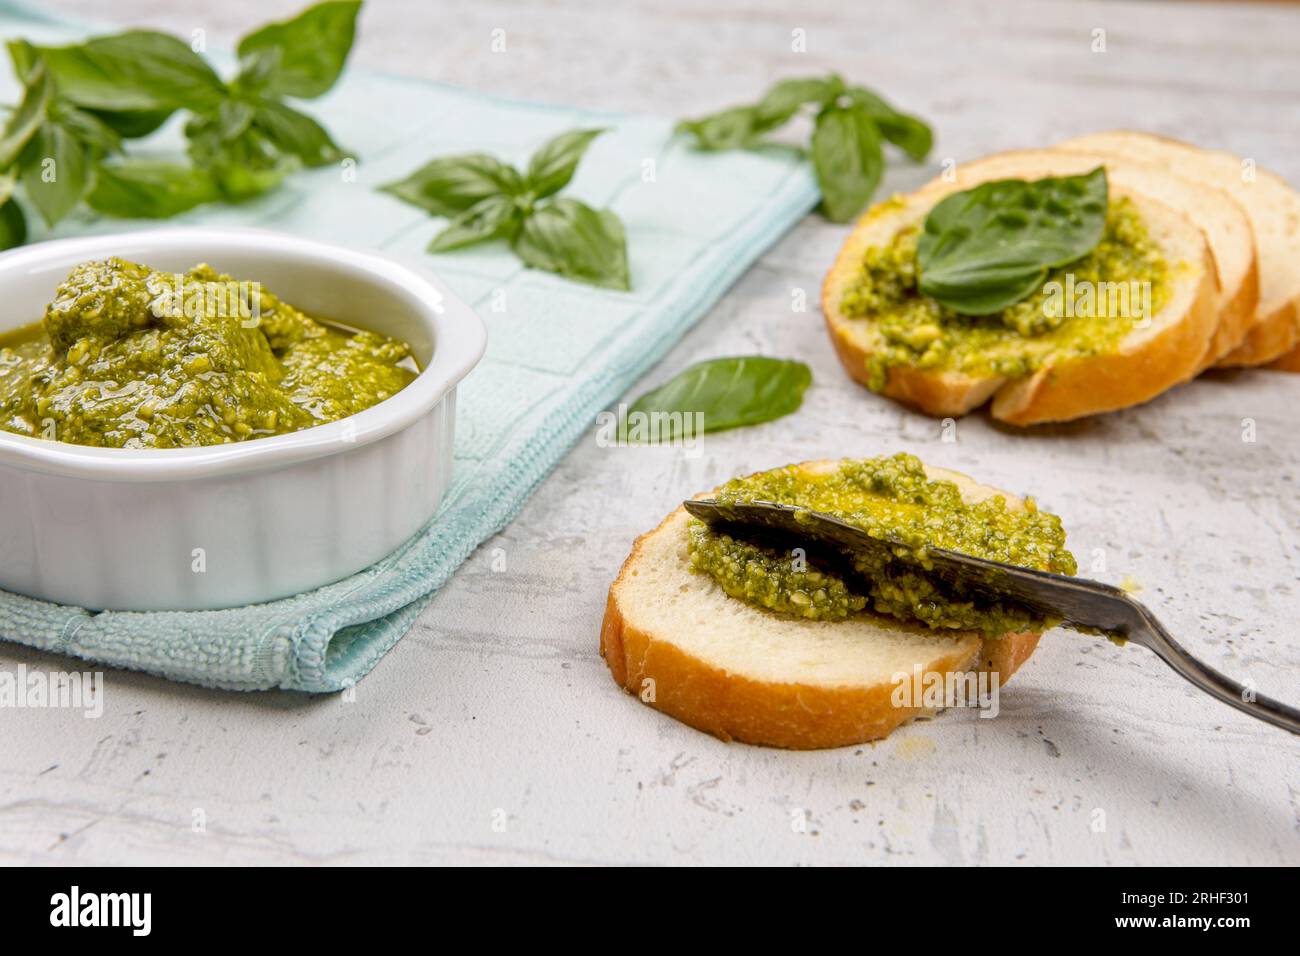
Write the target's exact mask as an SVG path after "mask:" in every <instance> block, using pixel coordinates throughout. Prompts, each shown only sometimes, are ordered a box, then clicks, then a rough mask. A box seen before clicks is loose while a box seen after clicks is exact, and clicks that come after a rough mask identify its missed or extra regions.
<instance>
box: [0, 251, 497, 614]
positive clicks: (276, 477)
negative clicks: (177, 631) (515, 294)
mask: <svg viewBox="0 0 1300 956" xmlns="http://www.w3.org/2000/svg"><path fill="white" fill-rule="evenodd" d="M106 256H121V257H123V258H127V259H132V260H135V261H137V262H143V263H145V264H147V265H150V266H152V267H154V268H157V269H162V270H165V271H183V270H185V269H187V268H189V267H191V266H193V265H195V264H196V263H199V262H207V263H210V264H211V265H212V266H214V267H215V268H216V269H218V270H219V271H222V272H226V273H228V274H230V275H232V276H234V277H235V278H237V279H246V280H250V281H258V282H261V283H262V285H263V286H265V287H266V288H267V289H268V290H271V291H272V292H274V293H275V294H276V295H278V296H280V297H282V298H283V299H284V300H285V301H286V302H290V303H292V304H294V305H296V306H298V307H300V308H302V309H303V310H305V311H306V312H308V313H312V314H316V315H321V316H325V317H327V318H330V319H334V320H337V321H340V322H343V323H346V324H354V325H358V326H361V327H364V328H368V329H372V330H374V331H377V332H383V333H385V334H387V335H392V336H395V337H397V338H400V339H403V340H404V341H406V342H409V343H410V344H411V346H412V347H413V349H414V352H415V355H416V358H417V359H418V361H419V363H420V367H421V369H422V371H421V372H420V374H419V376H418V377H417V378H416V379H415V381H413V382H412V383H411V384H410V385H408V386H407V387H406V388H405V389H403V390H402V391H401V392H399V393H398V394H396V395H394V396H393V397H392V398H389V399H387V400H386V401H383V402H381V403H379V404H378V405H376V406H374V407H373V408H368V409H366V410H365V411H363V412H361V413H360V414H358V415H354V416H352V417H350V418H346V419H343V420H342V421H338V422H331V423H330V424H327V425H320V426H317V427H315V428H309V429H305V430H303V431H300V432H295V433H292V434H288V435H277V436H275V437H272V438H259V439H255V440H252V441H247V442H241V443H237V444H232V445H214V446H210V447H205V448H178V449H157V450H133V449H119V448H89V447H83V446H80V445H71V444H64V443H62V442H54V441H44V440H41V439H35V438H27V437H24V436H21V435H15V434H11V433H9V432H5V431H0V588H3V589H5V590H9V591H15V592H18V593H20V594H26V595H30V596H32V597H36V598H43V599H45V600H50V601H58V602H61V603H65V604H77V605H80V606H82V607H88V608H93V609H112V610H200V609H212V608H222V607H232V606H236V605H241V604H250V603H255V602H261V601H269V600H272V599H275V598H281V597H286V596H288V595H291V594H296V593H298V592H300V591H304V590H307V589H309V588H313V587H317V586H319V585H322V584H326V583H329V582H331V581H337V580H339V579H340V578H343V577H346V576H347V575H349V574H352V573H354V572H356V571H359V570H361V569H362V568H364V567H366V566H368V565H370V564H372V563H374V562H375V561H377V560H378V559H380V558H382V557H383V556H384V555H386V554H388V553H390V552H391V551H393V550H394V549H395V548H396V547H397V546H398V545H400V544H401V543H402V542H403V541H404V540H406V539H407V538H409V537H410V536H411V535H412V534H414V533H415V532H416V531H418V530H419V529H420V528H421V527H422V526H423V525H424V524H425V523H426V522H427V521H428V520H429V519H430V518H431V517H432V516H433V514H434V511H435V510H436V509H437V507H438V503H439V501H440V499H441V497H442V495H443V493H444V491H445V490H446V488H447V484H448V482H449V480H450V477H451V460H452V440H453V433H454V430H455V410H456V384H457V383H458V382H459V381H460V380H461V379H462V378H464V377H465V375H466V374H467V373H468V372H469V371H470V369H471V368H473V367H474V365H475V364H476V363H477V362H478V360H479V358H480V357H481V356H482V354H483V349H484V346H485V343H486V333H485V331H484V328H483V323H482V321H481V320H480V319H479V317H478V316H477V315H475V313H474V311H473V310H472V309H470V308H469V307H468V306H466V305H464V304H463V303H462V302H460V301H459V300H458V299H457V298H456V297H455V296H454V295H453V294H452V293H451V292H450V291H449V290H448V289H447V288H446V287H445V286H444V285H443V284H442V283H440V282H438V281H437V280H436V279H433V278H426V277H425V276H423V275H420V274H417V273H416V272H414V271H412V270H410V269H407V268H406V267H404V266H401V265H398V264H397V263H395V262H392V261H390V260H388V259H384V258H381V257H379V256H375V255H369V254H365V253H360V252H355V251H352V250H350V249H344V248H341V247H338V246H332V245H327V244H325V243H320V242H314V241H310V240H306V239H298V238H294V237H292V236H286V235H280V234H277V233H271V232H262V231H255V230H235V229H204V228H192V229H190V228H187V229H163V230H154V231H147V232H134V233H121V234H116V235H106V236H96V237H92V238H87V239H67V240H57V241H53V242H44V243H40V244H38V245H34V246H29V247H26V248H22V249H17V250H14V251H11V252H6V253H4V254H3V255H0V296H3V300H4V310H3V313H0V330H9V329H13V328H17V327H18V326H21V325H24V324H26V323H28V322H33V321H36V320H37V319H39V318H40V317H41V315H42V312H43V308H44V305H45V303H46V302H48V301H49V300H50V298H51V296H52V294H53V292H54V290H55V288H56V287H57V286H58V284H59V283H60V281H62V279H63V278H64V277H65V276H66V275H67V273H68V271H69V269H71V267H72V266H73V265H75V264H76V263H78V262H81V261H84V260H86V259H95V258H103V257H106Z"/></svg>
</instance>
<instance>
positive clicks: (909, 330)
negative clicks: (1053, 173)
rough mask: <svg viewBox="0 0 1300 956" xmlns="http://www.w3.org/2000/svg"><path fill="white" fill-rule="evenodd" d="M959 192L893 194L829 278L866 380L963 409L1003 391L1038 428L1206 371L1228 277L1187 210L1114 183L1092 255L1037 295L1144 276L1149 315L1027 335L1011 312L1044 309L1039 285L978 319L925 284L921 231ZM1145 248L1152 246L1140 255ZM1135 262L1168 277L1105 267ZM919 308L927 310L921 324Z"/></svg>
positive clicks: (1120, 287) (1079, 321)
mask: <svg viewBox="0 0 1300 956" xmlns="http://www.w3.org/2000/svg"><path fill="white" fill-rule="evenodd" d="M1051 162H1056V160H1052V161H1051ZM1044 168H1045V163H1044V162H1043V161H1041V160H1039V159H1038V158H1032V157H1031V158H1029V159H1027V160H1025V161H1023V162H1020V163H1016V162H1008V163H1007V164H1006V167H1005V169H1004V170H1003V171H1004V172H1005V174H1006V178H1008V179H1022V180H1028V181H1036V180H1040V179H1043V178H1047V174H1046V173H1045V172H1044ZM1046 168H1048V169H1050V168H1051V164H1050V162H1049V163H1047V164H1046ZM961 190H962V186H961V185H960V184H959V183H957V182H953V183H938V184H932V185H931V186H929V187H926V188H925V189H922V190H920V191H918V192H915V193H912V194H910V195H907V196H902V197H895V198H894V199H891V200H889V201H887V202H884V203H881V204H879V205H877V206H875V207H873V208H872V209H870V210H868V211H867V213H866V214H865V215H864V216H863V217H862V219H861V220H860V221H859V222H858V224H857V225H856V226H855V228H854V230H853V232H852V233H851V234H850V236H849V238H848V240H847V241H846V242H845V244H844V246H843V248H842V249H841V250H840V253H839V256H838V257H837V259H836V261H835V263H834V265H833V266H832V267H831V270H830V272H829V274H828V275H827V276H826V280H825V282H824V283H823V287H822V311H823V315H824V317H825V320H826V325H827V329H828V331H829V333H830V336H831V341H832V342H833V344H834V346H835V350H836V353H837V354H838V355H839V358H840V360H841V362H842V364H843V365H844V367H845V369H846V370H847V371H848V373H849V374H850V375H851V376H852V377H853V378H854V379H856V380H857V381H859V382H861V383H862V384H864V385H866V386H867V387H868V388H871V389H872V390H873V391H876V392H878V393H880V394H882V395H885V396H887V397H889V398H893V399H896V400H898V401H901V402H904V403H906V404H909V405H913V406H915V407H917V408H919V409H920V410H921V411H923V412H926V413H928V414H931V415H935V416H943V417H948V416H953V417H956V416H959V415H964V414H966V413H967V412H970V411H971V410H973V409H975V408H977V407H979V406H981V405H983V404H984V403H985V402H987V401H989V400H990V399H991V400H992V409H991V411H992V414H993V416H994V417H995V418H998V419H1000V420H1002V421H1005V422H1008V423H1010V424H1014V425H1032V424H1038V423H1042V422H1057V421H1068V420H1071V419H1076V418H1081V417H1083V416H1086V415H1093V414H1097V413H1099V412H1106V411H1112V410H1115V409H1119V408H1126V407H1128V406H1131V405H1137V404H1140V403H1142V402H1145V401H1148V400H1150V399H1151V398H1154V397H1155V396H1156V395H1159V394H1160V393H1161V392H1164V391H1165V390H1167V389H1169V388H1171V387H1172V386H1174V385H1177V384H1179V383H1181V382H1184V381H1186V380H1187V379H1189V378H1191V377H1192V376H1194V375H1195V374H1196V373H1197V372H1198V371H1199V370H1200V369H1201V367H1202V365H1203V360H1204V357H1205V356H1206V355H1207V353H1208V352H1209V351H1210V348H1211V342H1212V341H1213V339H1214V336H1215V334H1216V332H1217V330H1218V328H1219V287H1218V283H1217V280H1216V275H1215V271H1214V265H1213V261H1212V259H1211V257H1210V252H1209V247H1208V246H1207V244H1206V241H1205V238H1204V236H1203V235H1202V233H1201V231H1200V230H1199V229H1198V228H1197V227H1196V226H1195V225H1194V224H1193V223H1192V222H1191V221H1190V220H1189V219H1188V218H1187V217H1186V216H1185V215H1183V214H1182V213H1181V212H1180V211H1178V210H1176V209H1174V208H1172V207H1170V206H1168V205H1166V204H1165V203H1163V202H1160V201H1158V200H1156V199H1153V198H1151V197H1150V196H1147V195H1145V194H1143V193H1140V192H1135V191H1133V190H1131V189H1129V188H1127V187H1125V186H1124V185H1120V184H1115V185H1113V186H1111V187H1110V189H1109V211H1108V214H1107V216H1108V218H1107V226H1106V231H1105V234H1104V235H1103V237H1102V240H1101V242H1100V243H1099V244H1098V246H1097V247H1096V249H1095V250H1094V252H1093V253H1089V255H1088V256H1085V257H1084V258H1083V259H1082V260H1079V261H1078V262H1073V263H1070V264H1069V265H1066V266H1063V267H1060V268H1058V269H1055V270H1052V272H1051V273H1049V276H1048V281H1047V282H1045V283H1044V285H1043V287H1042V290H1041V291H1040V293H1039V296H1040V297H1042V298H1040V299H1039V300H1037V301H1038V302H1040V303H1041V302H1042V301H1045V297H1046V296H1048V295H1049V294H1053V295H1058V297H1059V294H1060V293H1059V290H1060V289H1061V288H1066V289H1070V288H1071V283H1072V282H1073V277H1074V275H1075V273H1076V272H1078V273H1079V274H1080V275H1081V276H1087V275H1089V274H1092V273H1095V275H1096V278H1095V279H1093V280H1089V281H1090V283H1091V285H1093V286H1095V287H1096V288H1097V289H1098V290H1099V291H1098V294H1097V298H1098V299H1100V298H1101V296H1102V295H1103V294H1106V293H1107V288H1106V287H1115V288H1116V290H1117V291H1121V292H1122V291H1124V290H1125V289H1128V288H1130V287H1132V288H1134V289H1140V288H1142V287H1143V286H1144V285H1145V287H1146V288H1148V289H1149V290H1150V293H1151V294H1150V304H1149V310H1147V311H1149V313H1150V314H1145V312H1144V313H1142V318H1141V319H1138V318H1137V317H1136V316H1137V315H1138V311H1137V310H1132V315H1130V316H1129V318H1128V320H1127V324H1126V323H1125V322H1124V321H1112V317H1111V315H1109V314H1107V315H1106V316H1105V317H1104V319H1103V318H1102V317H1099V316H1092V317H1091V318H1073V317H1071V318H1066V319H1064V320H1061V321H1059V324H1057V325H1056V326H1055V327H1051V328H1048V329H1047V330H1046V331H1044V332H1042V333H1037V332H1034V331H1033V330H1032V327H1030V328H1031V334H1024V331H1023V330H1022V329H1021V328H1019V327H1017V326H1015V325H1013V322H1012V320H1013V319H1015V320H1016V321H1019V317H1020V316H1022V315H1028V316H1029V317H1030V318H1031V319H1032V318H1034V317H1036V316H1037V315H1039V314H1045V313H1046V310H1045V309H1039V306H1038V305H1036V304H1035V301H1036V300H1035V299H1034V297H1032V296H1031V298H1030V299H1029V300H1027V301H1026V302H1025V303H1022V304H1018V305H1016V306H1013V307H1012V309H1014V310H1015V311H1014V312H1013V311H1012V310H1007V311H1006V312H1004V313H1002V314H1001V315H994V316H980V317H976V318H970V317H961V316H956V315H953V314H952V313H951V312H949V311H948V310H946V309H941V308H939V307H938V305H937V303H934V302H933V300H926V298H925V297H924V296H921V295H920V293H919V292H917V290H916V284H917V272H916V264H915V252H914V251H911V250H914V249H915V244H916V236H917V235H918V234H919V233H920V231H921V229H922V228H923V227H924V224H925V221H926V217H927V216H928V214H929V212H930V210H931V209H932V208H934V206H935V205H936V204H937V203H938V202H939V201H940V200H942V199H943V198H945V197H946V196H948V195H951V194H952V193H955V192H959V191H961ZM1125 243H1130V244H1131V245H1132V248H1131V249H1129V248H1128V247H1127V246H1126V245H1125ZM1135 251H1140V252H1141V257H1139V258H1135V257H1134V255H1130V253H1134V252H1135ZM1130 260H1133V261H1141V262H1145V263H1146V269H1147V270H1148V271H1149V272H1150V273H1151V276H1153V277H1154V278H1155V279H1158V280H1159V281H1145V280H1144V281H1138V280H1137V279H1136V278H1130V279H1128V280H1125V281H1119V280H1120V278H1121V276H1120V273H1119V272H1115V273H1114V275H1111V274H1110V273H1108V272H1107V270H1108V269H1109V268H1110V267H1111V264H1112V263H1114V262H1128V261H1130ZM1089 270H1091V272H1090V271H1089ZM1133 275H1134V276H1137V275H1145V273H1142V272H1134V273H1133ZM1112 280H1114V281H1112ZM864 290H865V291H864ZM882 290H883V291H882ZM1134 294H1135V295H1136V294H1138V293H1137V292H1135V293H1134ZM882 299H883V300H884V302H885V304H884V305H881V304H880V301H881V300H882ZM921 300H924V301H921ZM918 311H920V312H923V313H926V314H927V315H928V317H927V318H926V319H925V320H924V321H919V322H918V321H914V319H913V316H914V314H915V313H916V312H918ZM1120 311H1121V310H1118V309H1114V308H1112V309H1111V310H1110V312H1111V313H1115V314H1119V313H1120Z"/></svg>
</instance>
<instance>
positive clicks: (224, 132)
mask: <svg viewBox="0 0 1300 956" xmlns="http://www.w3.org/2000/svg"><path fill="white" fill-rule="evenodd" d="M255 112H256V111H255V110H254V109H253V104H252V103H245V102H244V101H243V100H222V101H221V105H220V106H219V107H217V112H216V121H217V135H218V136H220V137H221V138H222V139H223V140H230V139H239V137H241V136H243V135H244V132H245V131H246V130H247V129H248V127H250V126H251V125H253V114H254V113H255Z"/></svg>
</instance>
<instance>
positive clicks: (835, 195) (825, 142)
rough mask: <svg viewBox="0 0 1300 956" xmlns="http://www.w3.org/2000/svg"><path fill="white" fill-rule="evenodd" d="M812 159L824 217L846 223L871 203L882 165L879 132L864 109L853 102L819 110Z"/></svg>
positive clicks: (882, 158)
mask: <svg viewBox="0 0 1300 956" xmlns="http://www.w3.org/2000/svg"><path fill="white" fill-rule="evenodd" d="M812 160H813V168H814V169H815V170H816V172H817V184H818V185H819V186H820V187H821V191H822V208H823V209H824V210H825V212H826V216H827V217H828V218H829V219H831V220H832V221H833V222H848V221H849V220H850V219H852V218H853V217H854V216H856V215H857V214H858V213H859V212H860V211H861V210H862V208H863V207H864V206H865V205H866V204H867V203H868V202H870V200H871V197H872V195H874V194H875V191H876V186H877V185H879V184H880V176H881V173H882V172H883V169H884V164H885V161H884V156H883V155H882V154H881V149H880V133H879V132H877V130H876V124H875V123H873V122H872V120H871V117H870V115H869V114H868V113H867V111H866V110H865V109H863V108H862V107H861V106H859V105H857V104H856V103H855V104H853V105H850V106H839V105H833V106H828V107H826V108H825V109H824V110H822V111H821V112H820V113H818V114H817V126H816V128H815V129H814V130H813V138H812Z"/></svg>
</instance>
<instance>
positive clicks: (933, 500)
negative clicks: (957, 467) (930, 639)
mask: <svg viewBox="0 0 1300 956" xmlns="http://www.w3.org/2000/svg"><path fill="white" fill-rule="evenodd" d="M715 497H716V498H717V500H718V501H719V503H722V504H727V503H733V504H734V503H742V502H748V501H770V502H776V503H778V504H786V505H794V506H798V507H803V508H808V509H811V510H813V511H819V512H823V513H826V514H830V515H834V516H836V517H838V518H841V519H843V520H844V521H847V522H850V523H852V524H854V525H857V526H858V527H861V528H863V529H865V530H866V531H867V532H868V533H869V534H871V535H872V536H873V537H878V538H880V539H882V540H886V541H888V542H889V543H890V546H889V547H887V548H881V549H879V551H872V552H865V551H853V552H838V553H837V550H836V549H833V548H828V547H826V546H819V545H814V544H809V545H808V546H807V547H806V548H802V547H801V548H799V549H798V550H797V551H795V550H793V549H791V548H788V547H779V546H777V545H776V544H775V543H773V542H772V541H771V540H768V539H763V538H757V537H752V536H747V535H745V534H741V533H739V532H737V533H736V534H734V535H733V534H731V533H728V532H727V531H726V530H720V529H714V528H712V527H710V526H708V525H706V524H704V522H702V521H698V520H696V519H691V522H690V526H689V537H688V548H689V551H690V563H691V568H692V569H693V570H694V571H697V572H699V573H701V574H707V575H709V576H710V577H712V578H713V579H714V580H715V581H716V582H717V583H718V585H719V586H720V587H721V588H722V589H723V590H724V591H725V592H726V593H727V594H728V595H729V596H731V597H733V598H736V599H738V600H742V601H745V602H747V603H749V604H753V605H755V606H757V607H761V608H765V609H767V610H770V611H774V612H777V613H782V614H790V615H794V616H797V617H801V618H808V619H812V620H827V621H834V620H841V619H843V618H846V617H848V616H850V615H853V614H857V613H860V612H864V611H869V612H874V613H877V614H884V615H889V616H893V617H897V618H901V619H903V620H906V621H911V622H920V623H922V624H925V625H927V626H929V627H931V628H935V629H948V630H964V631H971V630H974V631H979V632H981V633H984V634H987V635H990V636H999V635H1002V634H1007V633H1011V632H1015V631H1026V630H1041V629H1043V628H1044V627H1045V626H1046V625H1048V624H1049V623H1050V622H1046V621H1043V620H1042V619H1040V618H1036V617H1035V616H1034V615H1033V614H1031V613H1029V612H1028V611H1027V610H1025V609H1023V608H1019V607H1014V606H1010V605H1001V604H991V603H989V602H987V601H985V600H982V599H980V598H977V597H974V596H970V595H963V594H960V593H955V592H954V591H953V590H952V589H951V587H950V586H948V585H946V584H945V583H944V582H941V581H939V580H937V579H935V578H933V577H932V576H931V575H929V574H928V573H927V570H926V562H925V554H926V550H927V549H928V548H944V549H947V550H951V551H959V552H962V553H964V554H969V555H973V556H975V557H979V558H987V559H989V560H993V561H1002V562H1005V563H1007V564H1014V565H1018V566H1020V567H1026V568H1035V569H1037V570H1041V571H1052V572H1056V573H1058V574H1074V573H1075V571H1076V564H1075V560H1074V556H1073V555H1072V554H1070V552H1069V551H1068V550H1066V548H1065V530H1064V528H1063V527H1062V526H1061V519H1060V518H1058V517H1057V516H1056V515H1053V514H1048V513H1047V512H1044V511H1040V510H1039V509H1038V507H1037V505H1035V503H1034V501H1033V500H1032V499H1026V500H1025V501H1024V503H1023V506H1021V507H1015V506H1012V505H1009V504H1008V502H1007V500H1006V498H1004V497H1003V496H1001V495H991V496H989V497H987V498H984V499H983V500H980V501H967V500H966V499H965V498H963V497H962V493H961V490H960V489H959V488H958V487H957V485H956V484H954V483H953V482H951V481H946V480H935V479H931V478H930V477H928V476H927V474H926V471H925V467H924V466H923V465H922V464H921V462H920V460H919V459H917V458H915V457H914V456H912V455H906V454H898V455H894V456H892V457H882V458H867V459H862V460H846V461H843V462H840V463H838V465H837V467H835V468H833V469H831V470H819V469H816V468H809V467H808V466H804V465H789V466H787V467H785V468H778V469H775V470H773V471H767V472H761V473H759V474H757V475H751V476H749V477H747V478H736V479H733V480H732V481H729V482H728V483H727V484H725V485H724V486H723V487H722V488H721V489H719V491H718V493H717V495H716V496H715Z"/></svg>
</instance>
